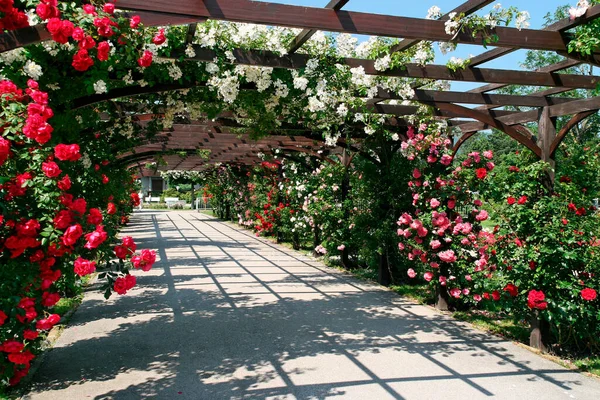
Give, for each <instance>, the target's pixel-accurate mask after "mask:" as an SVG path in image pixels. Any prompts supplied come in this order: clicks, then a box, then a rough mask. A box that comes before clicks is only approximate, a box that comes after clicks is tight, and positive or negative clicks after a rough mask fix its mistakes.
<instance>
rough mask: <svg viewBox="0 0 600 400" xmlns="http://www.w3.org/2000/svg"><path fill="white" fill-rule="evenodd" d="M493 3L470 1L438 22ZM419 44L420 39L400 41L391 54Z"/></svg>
mask: <svg viewBox="0 0 600 400" xmlns="http://www.w3.org/2000/svg"><path fill="white" fill-rule="evenodd" d="M492 1H494V0H468V1H466V2H464V3H462V4H461V5H459V6H458V7H456V8H454V9H453V10H451V11H449V12H448V13H446V14H444V15H442V16H441V17H440V18H438V21H447V20H448V16H449V15H450V13H453V12H455V13H457V14H460V13H464V14H465V15H469V14H473V13H474V12H475V11H478V10H480V9H482V8H483V7H485V6H487V5H488V4H490V3H491V2H492ZM419 42H420V40H418V39H417V40H416V39H404V40H402V41H400V43H398V44H395V45H394V46H392V47H391V49H390V53H395V52H397V51H404V50H407V49H410V48H411V47H413V46H415V45H416V44H417V43H419Z"/></svg>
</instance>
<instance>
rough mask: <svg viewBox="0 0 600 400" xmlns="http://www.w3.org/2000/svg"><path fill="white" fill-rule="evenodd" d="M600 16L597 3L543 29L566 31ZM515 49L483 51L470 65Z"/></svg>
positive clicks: (472, 59) (498, 48)
mask: <svg viewBox="0 0 600 400" xmlns="http://www.w3.org/2000/svg"><path fill="white" fill-rule="evenodd" d="M599 16H600V5H595V6H593V7H590V8H589V9H588V10H587V11H586V13H585V14H584V15H582V16H581V17H579V18H575V19H574V20H571V19H570V18H564V19H562V20H560V21H557V22H555V23H554V24H552V25H549V26H547V27H546V28H544V29H542V30H544V31H556V32H564V31H565V30H568V29H571V28H574V27H576V26H578V25H581V24H583V23H585V22H588V21H591V20H593V19H595V18H598V17H599ZM515 50H517V49H516V48H503V47H496V48H495V49H492V50H489V51H486V52H485V53H482V54H479V55H477V56H475V57H472V58H471V62H470V64H469V65H471V66H473V67H475V66H477V65H480V64H483V63H485V62H488V61H491V60H494V59H496V58H498V57H501V56H504V55H506V54H509V53H512V52H513V51H515Z"/></svg>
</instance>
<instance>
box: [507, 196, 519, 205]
mask: <svg viewBox="0 0 600 400" xmlns="http://www.w3.org/2000/svg"><path fill="white" fill-rule="evenodd" d="M506 202H507V203H508V205H510V206H512V205H513V204H515V203H516V202H517V199H515V198H514V197H512V196H510V197H509V198H508V199H506Z"/></svg>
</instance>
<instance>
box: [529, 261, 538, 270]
mask: <svg viewBox="0 0 600 400" xmlns="http://www.w3.org/2000/svg"><path fill="white" fill-rule="evenodd" d="M536 267H537V264H536V263H535V261H529V269H530V270H532V271H533V270H535V268H536Z"/></svg>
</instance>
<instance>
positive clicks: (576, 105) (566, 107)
mask: <svg viewBox="0 0 600 400" xmlns="http://www.w3.org/2000/svg"><path fill="white" fill-rule="evenodd" d="M598 109H600V97H591V98H589V99H581V100H575V101H571V102H568V103H563V104H557V105H554V106H549V107H548V112H549V114H550V117H562V116H564V115H572V114H577V113H580V112H585V111H593V110H598ZM478 111H479V110H478ZM539 115H540V113H539V111H538V110H533V111H525V112H520V113H515V114H511V115H506V116H501V117H498V120H499V121H501V122H503V123H505V124H507V125H516V124H524V123H527V122H533V121H537V120H538V119H539ZM490 127H491V126H489V125H488V124H485V123H483V124H482V123H478V122H471V123H468V124H463V125H460V129H461V130H462V131H463V132H471V131H480V130H483V129H489V128H490Z"/></svg>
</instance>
